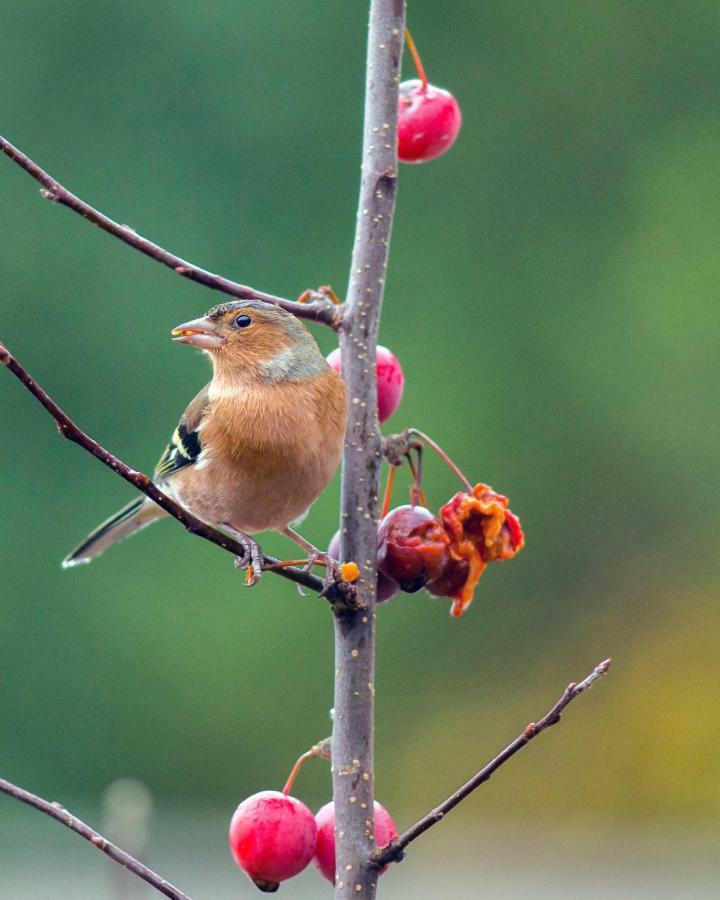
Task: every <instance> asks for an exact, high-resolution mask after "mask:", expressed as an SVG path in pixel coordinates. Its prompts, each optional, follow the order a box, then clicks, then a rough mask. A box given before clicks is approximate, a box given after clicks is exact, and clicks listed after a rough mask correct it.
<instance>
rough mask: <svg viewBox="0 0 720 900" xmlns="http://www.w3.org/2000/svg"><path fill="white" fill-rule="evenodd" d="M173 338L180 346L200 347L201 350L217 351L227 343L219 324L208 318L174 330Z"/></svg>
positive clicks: (195, 320)
mask: <svg viewBox="0 0 720 900" xmlns="http://www.w3.org/2000/svg"><path fill="white" fill-rule="evenodd" d="M171 334H172V338H173V340H174V341H177V342H178V343H180V344H190V345H191V346H192V347H200V349H201V350H217V348H218V347H220V346H221V344H223V343H225V338H224V337H223V336H222V334H220V330H219V329H218V326H217V323H216V322H214V321H213V320H212V319H208V318H207V316H203V317H202V318H200V319H193V320H192V322H185V324H184V325H178V326H177V327H175V328H173V330H172V332H171Z"/></svg>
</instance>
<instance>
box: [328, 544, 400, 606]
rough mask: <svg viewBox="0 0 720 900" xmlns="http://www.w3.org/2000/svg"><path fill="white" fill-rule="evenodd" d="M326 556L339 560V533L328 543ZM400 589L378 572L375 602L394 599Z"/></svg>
mask: <svg viewBox="0 0 720 900" xmlns="http://www.w3.org/2000/svg"><path fill="white" fill-rule="evenodd" d="M328 554H329V556H330V557H331V559H339V558H340V532H339V531H336V532H335V534H334V535H333V536H332V540H331V541H330V546H329V547H328ZM399 590H400V588H399V587H398V585H397V584H395V582H394V581H390V579H389V578H386V577H385V576H384V575H382V574H380V572H378V577H377V602H378V603H384V602H385V601H386V600H389V599H390V598H391V597H394V596H395V594H397V593H398V591H399Z"/></svg>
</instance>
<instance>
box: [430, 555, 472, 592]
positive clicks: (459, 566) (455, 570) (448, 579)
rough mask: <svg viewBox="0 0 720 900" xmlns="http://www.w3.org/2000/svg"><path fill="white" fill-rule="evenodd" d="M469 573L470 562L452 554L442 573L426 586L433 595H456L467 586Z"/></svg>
mask: <svg viewBox="0 0 720 900" xmlns="http://www.w3.org/2000/svg"><path fill="white" fill-rule="evenodd" d="M469 574H470V563H469V562H468V561H467V560H466V559H456V558H455V557H454V556H453V555H452V554H450V555H449V556H448V559H447V562H446V564H445V568H444V569H443V571H442V574H441V575H440V576H439V577H438V578H436V579H435V580H434V581H429V582H428V583H427V584H426V585H425V588H426V589H427V591H428V593H430V594H432V595H433V597H454V596H455V595H456V594H458V593H460V591H461V590H462V589H463V587H464V586H465V584H466V582H467V580H468V575H469Z"/></svg>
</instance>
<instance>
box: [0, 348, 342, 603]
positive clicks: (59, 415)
mask: <svg viewBox="0 0 720 900" xmlns="http://www.w3.org/2000/svg"><path fill="white" fill-rule="evenodd" d="M0 365H4V366H6V367H7V368H8V369H9V370H10V371H11V372H12V374H13V375H14V376H15V377H16V378H17V379H18V380H19V381H20V382H21V383H22V384H23V385H24V386H25V387H26V388H27V389H28V391H30V393H31V394H32V395H33V396H34V397H35V399H36V400H37V401H38V402H39V403H40V404H42V406H44V407H45V409H46V410H47V411H48V412H49V413H50V415H51V416H52V417H53V419H55V422H56V424H57V427H58V431H59V432H60V434H61V435H62V436H63V437H64V438H67V439H68V440H69V441H72V442H73V443H74V444H77V445H78V446H80V447H82V448H83V449H84V450H87V452H88V453H91V454H92V455H93V456H94V457H95V459H99V460H100V462H101V463H102V464H103V465H105V466H107V467H108V468H109V469H112V470H113V472H115V473H116V474H117V475H119V476H120V477H121V478H123V479H124V480H125V481H127V482H129V483H130V484H131V485H133V487H135V488H137V490H139V491H140V492H141V493H142V494H145V496H146V497H149V498H150V499H151V500H153V501H154V502H155V503H157V505H158V506H159V507H161V508H162V509H164V510H165V512H167V513H169V514H170V515H171V516H172V517H173V518H174V519H177V520H178V522H180V523H181V524H182V525H184V526H185V528H186V529H187V530H188V531H189V532H190V533H191V534H195V535H197V536H198V537H201V538H204V539H205V540H206V541H210V542H211V543H213V544H216V545H217V546H218V547H222V549H223V550H227V551H228V552H229V553H232V554H233V555H234V556H236V557H244V556H245V550H244V548H243V546H242V544H240V543H238V542H237V541H235V540H234V539H233V538H231V537H229V536H228V535H226V534H223V533H222V532H221V531H218V530H217V529H216V528H213V527H212V526H211V525H207V524H206V523H205V522H203V521H202V520H201V519H198V518H197V516H194V515H193V514H192V513H191V512H188V510H186V509H185V508H184V507H183V506H181V505H180V504H179V503H176V502H175V501H174V500H172V499H171V498H170V497H168V495H167V494H165V493H163V491H161V490H160V488H159V487H157V485H155V484H154V483H153V482H152V481H151V480H150V479H149V478H148V476H147V475H144V474H143V473H142V472H138V471H136V470H135V469H131V468H130V466H128V465H126V464H125V463H124V462H123V461H122V460H121V459H119V458H118V457H117V456H114V455H113V454H112V453H110V451H109V450H106V449H105V447H103V446H102V445H101V444H99V443H98V442H97V441H96V440H94V439H93V438H91V437H90V436H89V435H88V434H86V433H85V432H84V431H83V430H82V429H81V428H80V427H79V426H78V425H76V424H75V422H73V421H72V419H71V418H70V417H69V416H68V415H67V413H66V412H64V411H63V410H62V409H61V408H60V407H59V406H58V405H57V403H56V402H55V401H54V400H53V399H52V397H50V396H49V394H47V392H46V391H45V390H43V388H42V387H41V386H40V385H39V384H38V383H37V381H35V379H34V378H33V377H32V376H31V375H30V373H29V372H28V371H27V369H25V368H24V367H23V366H22V365H21V364H20V363H19V362H18V361H17V359H16V358H15V357H14V356H13V354H12V353H11V352H10V351H9V350H8V348H7V347H6V346H5V345H4V344H3V343H2V342H0ZM263 560H264V563H265V565H266V566H267V567H268V570H269V571H271V572H274V573H275V574H276V575H279V576H280V577H281V578H287V579H289V580H290V581H294V582H295V583H296V584H301V585H303V586H304V587H306V588H309V589H310V590H312V591H316V592H318V593H321V592H323V591H325V596H326V597H327V599H328V600H329V601H330V602H331V603H334V602H341V603H348V602H352V600H353V598H354V588H352V586H350V585H348V586H345V583H344V582H343V583H341V584H335V585H331V586H330V588H327V587H326V585H325V584H324V583H323V581H322V580H321V579H320V578H317V577H316V576H315V575H312V574H310V572H305V571H303V570H302V569H296V568H292V567H281V568H276V566H277V562H278V560H276V559H274V558H273V557H272V556H264V557H263Z"/></svg>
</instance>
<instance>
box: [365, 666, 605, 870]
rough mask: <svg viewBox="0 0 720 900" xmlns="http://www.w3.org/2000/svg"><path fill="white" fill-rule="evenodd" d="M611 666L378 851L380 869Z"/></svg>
mask: <svg viewBox="0 0 720 900" xmlns="http://www.w3.org/2000/svg"><path fill="white" fill-rule="evenodd" d="M610 664H611V660H609V659H606V660H604V661H603V662H601V663H600V664H599V665H597V666H595V668H594V669H593V671H592V672H591V673H590V674H589V675H588V676H587V678H585V679H584V680H583V681H581V682H580V683H579V684H575V683H574V682H573V683H572V684H569V685H568V686H567V687H566V688H565V691H564V693H563V695H562V697H560V699H559V700H558V701H557V703H556V704H555V705H554V706H553V707H552V709H551V710H550V711H549V712H548V713H547V714H546V715H544V716H543V717H542V719H540V721H539V722H531V723H530V724H529V725H528V726H527V728H526V729H525V730H524V731H523V732H522V734H519V735H518V736H517V737H516V738H515V740H514V741H513V742H512V743H511V744H508V746H507V747H506V748H505V749H504V750H503V751H502V752H500V753H498V755H497V756H496V757H495V759H493V760H491V761H490V762H489V763H488V764H487V765H486V766H485V767H484V768H482V769H480V771H479V772H477V773H476V774H475V775H473V777H472V778H471V779H470V780H469V781H468V782H466V783H465V784H464V785H463V786H462V787H460V788H458V790H456V791H455V793H454V794H451V795H450V796H449V797H448V798H447V800H444V801H443V802H442V803H441V804H440V805H439V806H437V807H435V809H433V810H431V811H430V812H429V813H428V814H427V815H426V816H423V817H422V819H420V820H419V821H418V822H416V823H415V824H414V825H411V826H410V828H408V830H407V831H406V832H404V833H403V834H401V835H400V837H398V838H395V840H394V841H391V842H390V843H389V844H388V845H387V847H383V848H382V849H381V850H378V851H377V853H375V854H374V856H373V862H374V863H375V865H376V866H377V867H378V868H384V867H385V866H386V865H387V864H388V863H391V862H400V861H401V860H402V859H403V857H404V856H405V848H406V847H407V846H408V844H411V843H412V842H413V841H414V840H415V839H416V838H419V837H420V835H421V834H423V833H424V832H426V831H427V830H428V828H432V826H433V825H437V823H438V822H440V821H441V820H442V819H443V818H444V817H445V816H446V815H447V813H449V812H450V810H451V809H454V808H455V807H456V806H457V805H458V803H461V802H462V801H463V800H464V799H465V798H466V797H468V796H469V795H470V794H471V793H472V792H473V791H474V790H475V788H478V787H480V785H481V784H484V783H485V782H486V781H488V780H489V779H490V777H491V776H492V775H493V774H494V773H495V772H497V770H498V769H499V768H500V766H502V765H503V764H504V763H506V762H507V761H508V760H509V759H510V757H511V756H515V754H516V753H517V752H518V751H519V750H522V748H523V747H525V746H526V745H527V744H529V743H530V741H531V740H532V739H533V738H534V737H537V736H538V735H539V734H540V733H541V732H542V731H545V729H546V728H550V726H551V725H556V724H557V723H558V722H559V721H560V716H561V715H562V712H563V710H564V709H565V707H566V706H568V705H569V704H570V703H572V701H573V700H574V699H575V698H576V697H579V696H580V694H582V693H584V692H585V691H587V690H588V689H589V688H591V687H592V686H593V684H595V682H596V681H597V680H598V679H599V678H602V676H603V675H605V673H606V672H607V671H608V669H609V668H610Z"/></svg>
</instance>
